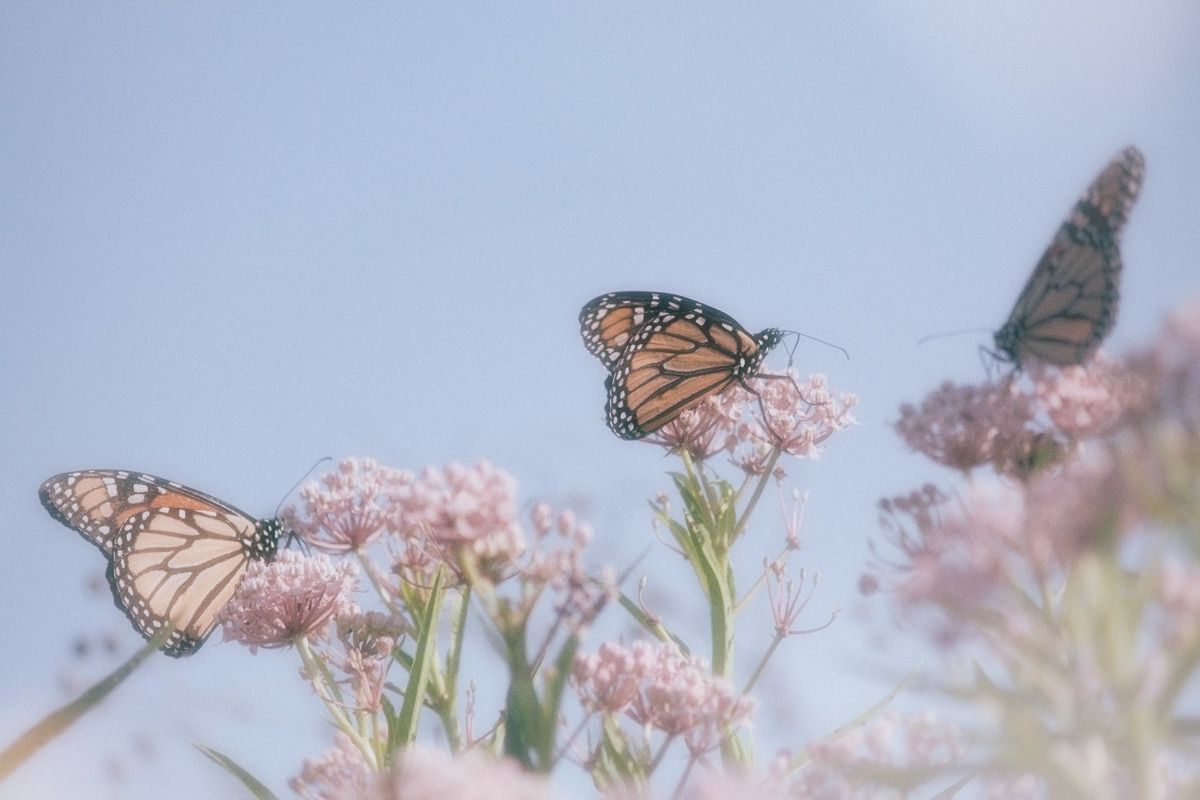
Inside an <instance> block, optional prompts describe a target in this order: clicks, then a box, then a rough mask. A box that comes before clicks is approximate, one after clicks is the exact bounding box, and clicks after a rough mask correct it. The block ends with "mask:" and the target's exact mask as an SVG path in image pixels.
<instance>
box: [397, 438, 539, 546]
mask: <svg viewBox="0 0 1200 800" xmlns="http://www.w3.org/2000/svg"><path fill="white" fill-rule="evenodd" d="M516 488H517V482H516V481H515V480H514V479H513V477H512V476H511V475H509V474H508V473H507V472H504V471H503V470H500V469H497V468H496V467H494V466H492V465H491V464H490V463H488V462H487V461H480V462H479V463H477V464H475V465H474V466H471V467H464V466H463V465H461V464H457V463H452V464H448V465H447V466H446V467H445V468H441V469H439V468H437V467H429V468H427V469H425V470H424V471H423V472H422V473H421V474H420V475H419V476H418V477H417V478H416V480H414V481H413V482H412V483H411V484H409V485H407V486H405V487H403V491H401V492H398V493H397V494H395V495H394V496H393V498H392V499H393V502H395V503H397V504H398V505H399V507H400V509H401V510H402V513H403V521H404V531H403V533H404V535H405V536H408V537H413V536H425V537H427V538H428V539H429V540H430V541H431V543H432V544H434V545H435V546H436V547H440V548H442V549H443V550H444V551H446V552H450V553H453V552H457V551H459V550H461V549H466V550H469V551H470V552H471V553H472V554H473V555H474V556H475V557H477V558H479V559H481V560H484V561H487V562H492V563H508V562H512V561H513V560H515V559H516V558H517V557H518V556H519V555H520V554H521V553H523V552H524V550H525V546H526V543H525V536H524V534H523V533H522V531H521V525H520V523H519V522H518V521H517V504H516Z"/></svg>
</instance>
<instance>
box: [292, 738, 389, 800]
mask: <svg viewBox="0 0 1200 800" xmlns="http://www.w3.org/2000/svg"><path fill="white" fill-rule="evenodd" d="M373 780H374V773H373V772H372V771H371V767H370V765H368V764H367V762H366V759H364V758H363V755H362V753H361V752H360V751H359V749H358V748H357V747H355V746H354V743H353V742H352V741H350V738H349V737H348V736H346V735H345V734H344V733H340V732H339V733H335V734H334V745H333V747H331V748H329V749H328V750H326V751H325V752H324V753H322V754H321V755H319V756H314V757H312V758H306V759H304V763H303V765H302V766H301V767H300V773H299V774H298V775H296V777H294V778H292V779H291V780H290V781H289V782H288V785H289V786H290V787H291V789H292V791H293V792H295V793H296V794H297V795H299V796H300V797H302V798H304V800H339V798H347V799H349V798H357V797H362V796H363V795H365V794H366V792H367V790H368V789H370V787H371V784H372V781H373Z"/></svg>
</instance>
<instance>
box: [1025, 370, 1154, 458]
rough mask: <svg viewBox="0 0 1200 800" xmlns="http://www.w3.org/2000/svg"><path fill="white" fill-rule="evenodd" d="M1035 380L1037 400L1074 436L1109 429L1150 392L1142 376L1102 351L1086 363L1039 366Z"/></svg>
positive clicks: (1082, 435)
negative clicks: (1066, 365) (1057, 368)
mask: <svg viewBox="0 0 1200 800" xmlns="http://www.w3.org/2000/svg"><path fill="white" fill-rule="evenodd" d="M1035 383H1036V394H1037V401H1038V404H1039V405H1040V406H1041V407H1042V408H1043V409H1045V410H1046V413H1047V414H1048V415H1049V417H1050V419H1051V421H1052V422H1053V423H1054V425H1055V427H1056V428H1057V429H1058V430H1060V431H1062V432H1063V433H1064V434H1066V435H1068V436H1070V437H1071V438H1074V439H1082V438H1087V437H1090V436H1097V435H1100V434H1103V433H1105V432H1107V431H1109V430H1111V429H1112V428H1113V427H1114V426H1116V425H1117V424H1118V423H1119V422H1120V421H1121V420H1122V419H1123V418H1124V416H1125V415H1126V414H1135V413H1138V411H1139V410H1140V409H1141V407H1142V406H1144V405H1145V404H1146V403H1147V402H1148V401H1149V394H1150V390H1149V386H1147V384H1146V382H1145V381H1144V380H1143V379H1142V378H1141V376H1139V375H1137V374H1136V373H1135V372H1133V371H1132V370H1130V369H1128V368H1127V367H1125V365H1123V364H1122V363H1120V362H1119V361H1115V360H1113V359H1111V358H1109V357H1107V356H1105V355H1104V354H1103V353H1097V354H1096V356H1095V357H1093V358H1092V359H1091V361H1089V362H1088V363H1087V364H1086V365H1080V366H1072V367H1064V368H1063V369H1059V370H1041V371H1040V374H1039V375H1038V376H1037V379H1036V380H1035Z"/></svg>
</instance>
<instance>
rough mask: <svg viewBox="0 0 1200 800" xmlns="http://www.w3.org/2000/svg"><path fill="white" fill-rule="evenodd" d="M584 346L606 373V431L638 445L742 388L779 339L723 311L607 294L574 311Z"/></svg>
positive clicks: (674, 298)
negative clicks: (736, 386)
mask: <svg viewBox="0 0 1200 800" xmlns="http://www.w3.org/2000/svg"><path fill="white" fill-rule="evenodd" d="M579 329H580V334H581V335H582V336H583V344H584V347H586V348H587V350H588V352H589V353H591V354H592V355H594V356H595V357H596V358H598V359H600V362H601V363H602V364H604V366H605V367H606V368H607V369H608V378H607V379H606V380H605V383H604V385H605V388H606V390H607V393H608V401H607V403H606V405H605V416H606V419H607V421H608V427H609V428H611V429H612V432H613V433H615V434H616V435H617V436H620V437H621V438H622V439H640V438H642V437H643V436H646V435H648V434H651V433H653V432H654V431H656V430H658V429H659V428H661V427H662V426H663V425H666V424H667V423H668V422H670V421H671V420H673V419H675V418H676V417H678V416H679V415H680V414H682V413H683V412H684V411H687V410H688V409H691V408H695V407H696V406H698V405H699V404H700V403H702V402H704V400H705V399H707V398H709V397H713V396H715V395H718V394H720V393H721V392H723V391H725V389H727V388H729V386H731V385H732V384H734V383H741V384H743V385H745V382H746V381H747V380H749V379H750V378H752V377H753V376H754V375H755V373H757V372H758V369H759V367H760V366H761V365H762V361H763V358H764V357H765V356H766V354H767V353H768V352H769V351H770V350H771V348H773V347H775V345H777V344H779V342H780V341H781V340H782V339H783V336H784V332H783V331H781V330H779V329H777V328H768V329H766V330H764V331H762V332H761V333H758V334H756V335H751V334H750V333H749V331H747V330H746V329H745V328H743V327H742V326H741V325H740V324H738V322H737V320H735V319H734V318H733V317H731V316H729V315H728V314H726V313H724V312H723V311H718V310H717V309H715V308H713V307H711V306H706V305H704V304H703V303H699V302H697V301H695V300H690V299H688V298H686V297H681V296H680V295H677V294H668V293H665V292H611V293H609V294H605V295H601V296H600V297H597V298H595V299H593V300H591V301H590V302H589V303H587V304H586V305H585V306H584V307H583V309H582V310H581V311H580V312H579Z"/></svg>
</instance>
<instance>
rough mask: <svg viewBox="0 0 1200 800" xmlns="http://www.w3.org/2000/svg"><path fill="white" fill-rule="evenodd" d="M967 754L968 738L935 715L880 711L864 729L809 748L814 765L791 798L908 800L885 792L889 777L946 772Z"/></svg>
mask: <svg viewBox="0 0 1200 800" xmlns="http://www.w3.org/2000/svg"><path fill="white" fill-rule="evenodd" d="M965 753H966V739H965V737H964V736H963V734H962V732H961V731H960V730H959V728H958V726H956V725H954V724H952V723H949V722H945V721H943V720H939V719H938V718H937V717H936V716H935V715H934V714H933V713H931V712H925V713H923V714H919V715H916V716H913V717H901V716H899V715H898V714H895V713H893V712H884V713H882V714H879V715H877V716H876V717H874V718H872V719H871V720H870V721H868V722H867V723H866V724H865V725H862V726H860V727H857V728H852V729H851V730H850V731H849V732H847V733H845V734H843V735H841V736H839V737H836V738H834V739H832V740H826V741H823V742H820V743H818V744H815V745H813V746H811V747H810V748H809V754H810V755H811V756H812V761H810V762H809V764H808V765H807V766H806V767H805V768H804V769H803V770H802V771H801V772H800V774H799V775H798V776H797V778H796V780H795V782H794V784H793V791H794V796H795V797H803V798H846V800H850V798H896V800H900V798H903V797H906V796H908V795H905V794H903V793H902V792H901V791H900V790H899V789H889V788H888V785H887V778H888V773H889V772H895V773H902V772H912V773H917V774H920V773H933V772H935V771H939V770H941V771H944V770H947V769H948V768H952V767H953V766H954V765H955V764H956V763H958V762H959V761H960V760H961V759H962V758H963V756H964V755H965ZM947 782H948V781H947ZM933 791H936V789H933Z"/></svg>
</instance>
